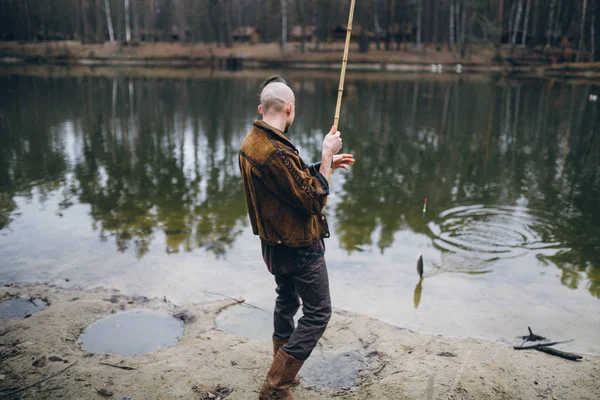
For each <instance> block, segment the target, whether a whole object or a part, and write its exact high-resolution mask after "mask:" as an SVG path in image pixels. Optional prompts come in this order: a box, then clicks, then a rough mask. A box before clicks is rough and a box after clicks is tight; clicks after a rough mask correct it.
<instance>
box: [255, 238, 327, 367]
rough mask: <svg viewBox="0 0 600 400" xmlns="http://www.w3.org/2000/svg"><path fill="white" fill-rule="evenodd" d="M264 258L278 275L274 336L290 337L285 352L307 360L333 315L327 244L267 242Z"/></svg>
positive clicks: (276, 276) (274, 273)
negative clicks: (300, 244)
mask: <svg viewBox="0 0 600 400" xmlns="http://www.w3.org/2000/svg"><path fill="white" fill-rule="evenodd" d="M262 249H263V258H264V260H265V263H266V264H267V267H268V268H269V271H271V273H272V274H273V275H275V282H276V283H277V289H276V291H277V300H276V302H275V312H274V315H273V328H274V333H273V337H275V338H277V339H282V340H288V343H287V344H286V345H285V346H284V347H283V349H284V351H285V352H286V353H288V354H289V355H291V356H292V357H294V358H296V359H297V360H301V361H305V360H306V359H307V358H308V357H309V356H310V354H311V352H312V351H313V349H314V348H315V346H316V345H317V342H318V341H319V339H320V338H321V336H323V333H324V332H325V328H326V327H327V323H328V322H329V319H330V318H331V298H330V295H329V278H328V276H327V265H326V264H325V244H324V242H323V241H322V240H321V241H318V242H315V243H313V244H311V245H309V246H306V247H297V248H291V247H286V246H283V245H279V246H271V245H267V244H264V243H263V246H262ZM300 299H302V312H303V314H304V315H303V316H302V318H300V320H299V321H298V326H297V327H295V324H294V315H296V313H297V312H298V309H299V308H300Z"/></svg>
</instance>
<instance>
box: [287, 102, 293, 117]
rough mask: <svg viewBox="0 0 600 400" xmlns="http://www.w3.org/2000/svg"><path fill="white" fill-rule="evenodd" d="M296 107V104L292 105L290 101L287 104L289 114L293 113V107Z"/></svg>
mask: <svg viewBox="0 0 600 400" xmlns="http://www.w3.org/2000/svg"><path fill="white" fill-rule="evenodd" d="M293 108H294V106H293V105H292V103H288V105H287V106H285V112H286V113H287V115H291V114H292V109H293Z"/></svg>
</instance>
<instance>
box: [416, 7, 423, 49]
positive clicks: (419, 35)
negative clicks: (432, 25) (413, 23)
mask: <svg viewBox="0 0 600 400" xmlns="http://www.w3.org/2000/svg"><path fill="white" fill-rule="evenodd" d="M422 35H423V0H417V48H421V39H422Z"/></svg>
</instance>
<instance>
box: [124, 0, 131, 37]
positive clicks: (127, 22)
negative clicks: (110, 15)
mask: <svg viewBox="0 0 600 400" xmlns="http://www.w3.org/2000/svg"><path fill="white" fill-rule="evenodd" d="M125 40H126V41H127V42H130V41H131V18H130V17H129V0H125Z"/></svg>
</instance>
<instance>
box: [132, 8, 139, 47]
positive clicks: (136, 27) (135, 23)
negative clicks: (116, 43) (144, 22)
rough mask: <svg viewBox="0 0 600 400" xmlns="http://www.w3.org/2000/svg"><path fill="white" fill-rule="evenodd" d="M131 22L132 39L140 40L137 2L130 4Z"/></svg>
mask: <svg viewBox="0 0 600 400" xmlns="http://www.w3.org/2000/svg"><path fill="white" fill-rule="evenodd" d="M131 20H132V21H133V35H132V36H133V39H134V40H139V39H140V14H139V9H138V5H137V0H133V2H132V3H131Z"/></svg>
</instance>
